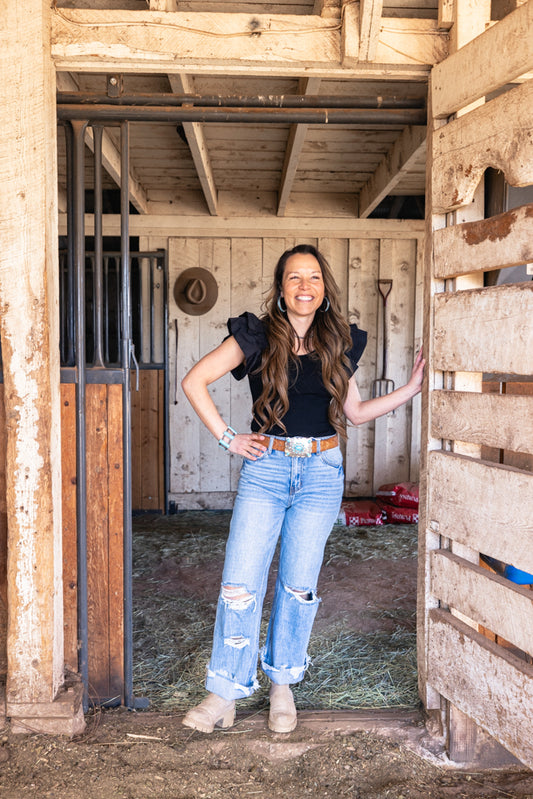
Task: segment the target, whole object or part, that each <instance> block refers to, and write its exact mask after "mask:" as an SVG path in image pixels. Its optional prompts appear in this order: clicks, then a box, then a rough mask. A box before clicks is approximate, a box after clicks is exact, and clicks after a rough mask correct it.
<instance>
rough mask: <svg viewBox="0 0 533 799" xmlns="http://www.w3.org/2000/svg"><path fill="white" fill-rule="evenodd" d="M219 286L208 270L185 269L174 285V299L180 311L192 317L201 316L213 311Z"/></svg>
mask: <svg viewBox="0 0 533 799" xmlns="http://www.w3.org/2000/svg"><path fill="white" fill-rule="evenodd" d="M217 297H218V286H217V282H216V280H215V278H214V277H213V275H212V274H211V272H208V271H207V269H202V268H201V267H191V268H190V269H185V271H184V272H182V273H181V275H179V277H178V278H177V279H176V282H175V283H174V299H175V300H176V304H177V306H178V308H179V309H180V310H182V311H183V312H184V313H187V314H190V315H191V316H201V315H202V314H204V313H207V312H208V311H210V310H211V308H212V307H213V306H214V304H215V303H216V301H217Z"/></svg>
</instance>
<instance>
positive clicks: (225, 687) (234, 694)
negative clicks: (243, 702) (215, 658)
mask: <svg viewBox="0 0 533 799" xmlns="http://www.w3.org/2000/svg"><path fill="white" fill-rule="evenodd" d="M205 687H206V688H207V690H208V691H210V692H211V693H212V694H216V695H217V696H221V697H222V698H223V699H228V700H229V699H244V698H245V697H246V696H251V695H252V694H253V693H254V691H257V689H258V688H259V682H258V681H257V679H255V678H254V680H253V682H252V684H251V685H240V684H239V683H237V682H235V681H234V680H233V679H232V678H231V676H230V675H229V674H221V673H220V672H216V671H211V669H207V678H206V681H205Z"/></svg>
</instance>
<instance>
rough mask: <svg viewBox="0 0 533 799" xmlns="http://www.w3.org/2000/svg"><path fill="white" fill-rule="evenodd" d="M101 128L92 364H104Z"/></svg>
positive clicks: (96, 128)
mask: <svg viewBox="0 0 533 799" xmlns="http://www.w3.org/2000/svg"><path fill="white" fill-rule="evenodd" d="M102 133H103V131H102V128H101V127H100V125H93V134H94V283H93V287H94V288H93V292H94V359H93V361H94V365H95V366H100V367H103V366H104V358H103V353H102V347H103V338H104V337H103V324H102V315H103V285H102V281H103V274H102V271H103V269H102V267H103V264H102V257H103V236H102Z"/></svg>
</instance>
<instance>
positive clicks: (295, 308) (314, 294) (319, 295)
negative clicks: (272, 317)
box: [281, 253, 324, 320]
mask: <svg viewBox="0 0 533 799" xmlns="http://www.w3.org/2000/svg"><path fill="white" fill-rule="evenodd" d="M281 296H282V297H283V299H284V300H285V305H286V306H287V315H288V316H289V318H291V317H292V318H293V319H296V318H302V319H304V318H310V320H312V318H313V317H314V315H315V313H316V311H317V310H318V308H320V306H321V305H322V301H323V300H324V278H323V276H322V270H321V268H320V264H319V263H318V261H317V259H316V258H315V256H314V255H311V254H310V253H296V254H295V255H291V257H290V258H289V259H288V260H287V263H286V264H285V269H284V272H283V278H282V281H281Z"/></svg>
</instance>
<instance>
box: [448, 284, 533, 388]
mask: <svg viewBox="0 0 533 799" xmlns="http://www.w3.org/2000/svg"><path fill="white" fill-rule="evenodd" d="M434 308H435V345H434V368H435V369H441V370H443V371H450V372H495V373H500V372H501V373H506V374H516V375H529V374H532V373H533V282H532V281H529V282H527V283H517V284H514V285H503V286H494V287H491V288H483V289H469V290H466V291H458V292H456V293H455V294H448V293H445V294H437V295H436V296H435V305H434ZM517 340H518V341H520V346H516V347H513V346H509V343H510V342H512V341H517Z"/></svg>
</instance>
